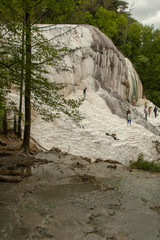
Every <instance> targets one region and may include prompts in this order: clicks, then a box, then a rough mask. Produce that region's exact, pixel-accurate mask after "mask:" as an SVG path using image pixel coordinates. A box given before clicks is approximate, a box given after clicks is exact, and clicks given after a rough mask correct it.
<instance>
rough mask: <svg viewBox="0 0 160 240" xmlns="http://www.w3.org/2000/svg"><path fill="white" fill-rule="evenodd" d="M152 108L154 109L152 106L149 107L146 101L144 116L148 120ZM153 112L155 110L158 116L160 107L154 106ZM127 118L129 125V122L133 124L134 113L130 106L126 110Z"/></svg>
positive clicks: (155, 114)
mask: <svg viewBox="0 0 160 240" xmlns="http://www.w3.org/2000/svg"><path fill="white" fill-rule="evenodd" d="M151 109H152V107H147V103H145V105H144V118H145V120H146V121H147V117H148V115H149V116H150V114H151ZM153 112H154V116H155V118H156V117H157V115H158V108H157V107H156V106H155V107H154V109H153ZM126 118H127V125H128V124H129V125H131V120H132V115H131V110H130V109H129V108H128V110H127V112H126Z"/></svg>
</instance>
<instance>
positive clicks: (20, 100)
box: [17, 21, 24, 139]
mask: <svg viewBox="0 0 160 240" xmlns="http://www.w3.org/2000/svg"><path fill="white" fill-rule="evenodd" d="M23 82H24V21H23V32H22V64H21V86H20V98H19V117H18V133H17V136H18V138H20V139H21V137H22V133H21V123H22V98H23Z"/></svg>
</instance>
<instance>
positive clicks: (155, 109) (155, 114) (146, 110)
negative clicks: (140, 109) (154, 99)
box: [144, 103, 158, 120]
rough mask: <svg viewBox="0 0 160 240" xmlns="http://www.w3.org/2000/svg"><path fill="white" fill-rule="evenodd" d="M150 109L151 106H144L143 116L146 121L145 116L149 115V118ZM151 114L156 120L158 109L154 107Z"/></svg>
mask: <svg viewBox="0 0 160 240" xmlns="http://www.w3.org/2000/svg"><path fill="white" fill-rule="evenodd" d="M151 109H152V107H151V106H149V107H147V103H145V104H144V116H145V119H146V120H147V116H148V115H149V117H150V114H151ZM153 112H154V116H155V118H156V117H157V115H158V108H157V107H156V106H155V107H154V109H153Z"/></svg>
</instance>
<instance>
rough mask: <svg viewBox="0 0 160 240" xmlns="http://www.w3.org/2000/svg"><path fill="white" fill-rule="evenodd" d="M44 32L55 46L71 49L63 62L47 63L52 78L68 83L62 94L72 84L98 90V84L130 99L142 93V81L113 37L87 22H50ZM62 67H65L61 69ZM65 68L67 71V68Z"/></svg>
mask: <svg viewBox="0 0 160 240" xmlns="http://www.w3.org/2000/svg"><path fill="white" fill-rule="evenodd" d="M44 35H45V36H46V37H47V38H48V39H52V43H53V44H54V45H57V44H58V47H64V46H67V47H68V48H69V49H72V51H69V52H68V54H67V55H66V56H65V57H64V59H63V66H62V64H61V66H60V67H59V68H58V69H56V70H55V69H53V68H51V67H50V75H49V76H48V77H49V79H50V80H51V81H58V82H65V83H68V88H67V89H66V88H65V92H64V93H65V95H66V96H67V95H68V94H70V93H71V92H72V91H73V90H75V88H78V89H83V88H84V86H87V88H88V90H93V91H97V90H98V89H99V87H101V88H103V89H104V90H108V89H110V90H111V91H115V92H117V93H118V94H119V95H120V96H121V97H122V98H123V99H125V100H128V101H129V102H132V101H134V100H138V99H139V98H141V97H142V84H141V81H140V79H139V77H138V74H137V73H136V71H135V70H134V68H133V66H132V64H131V63H130V61H129V60H128V59H125V57H124V56H123V55H122V54H121V53H120V52H119V51H118V50H117V48H116V47H115V46H114V44H113V43H112V41H111V40H110V39H109V38H108V37H107V36H106V35H104V34H103V33H102V32H101V31H99V30H98V29H97V28H95V27H93V26H90V25H54V26H53V25H51V26H48V27H47V30H45V32H44ZM64 68H65V70H64ZM66 68H67V71H66Z"/></svg>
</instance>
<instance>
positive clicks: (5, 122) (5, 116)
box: [3, 109, 8, 136]
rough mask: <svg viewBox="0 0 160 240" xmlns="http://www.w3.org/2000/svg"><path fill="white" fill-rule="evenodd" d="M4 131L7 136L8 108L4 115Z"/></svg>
mask: <svg viewBox="0 0 160 240" xmlns="http://www.w3.org/2000/svg"><path fill="white" fill-rule="evenodd" d="M3 133H4V135H5V136H7V133H8V129H7V110H6V109H5V110H4V117H3Z"/></svg>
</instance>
